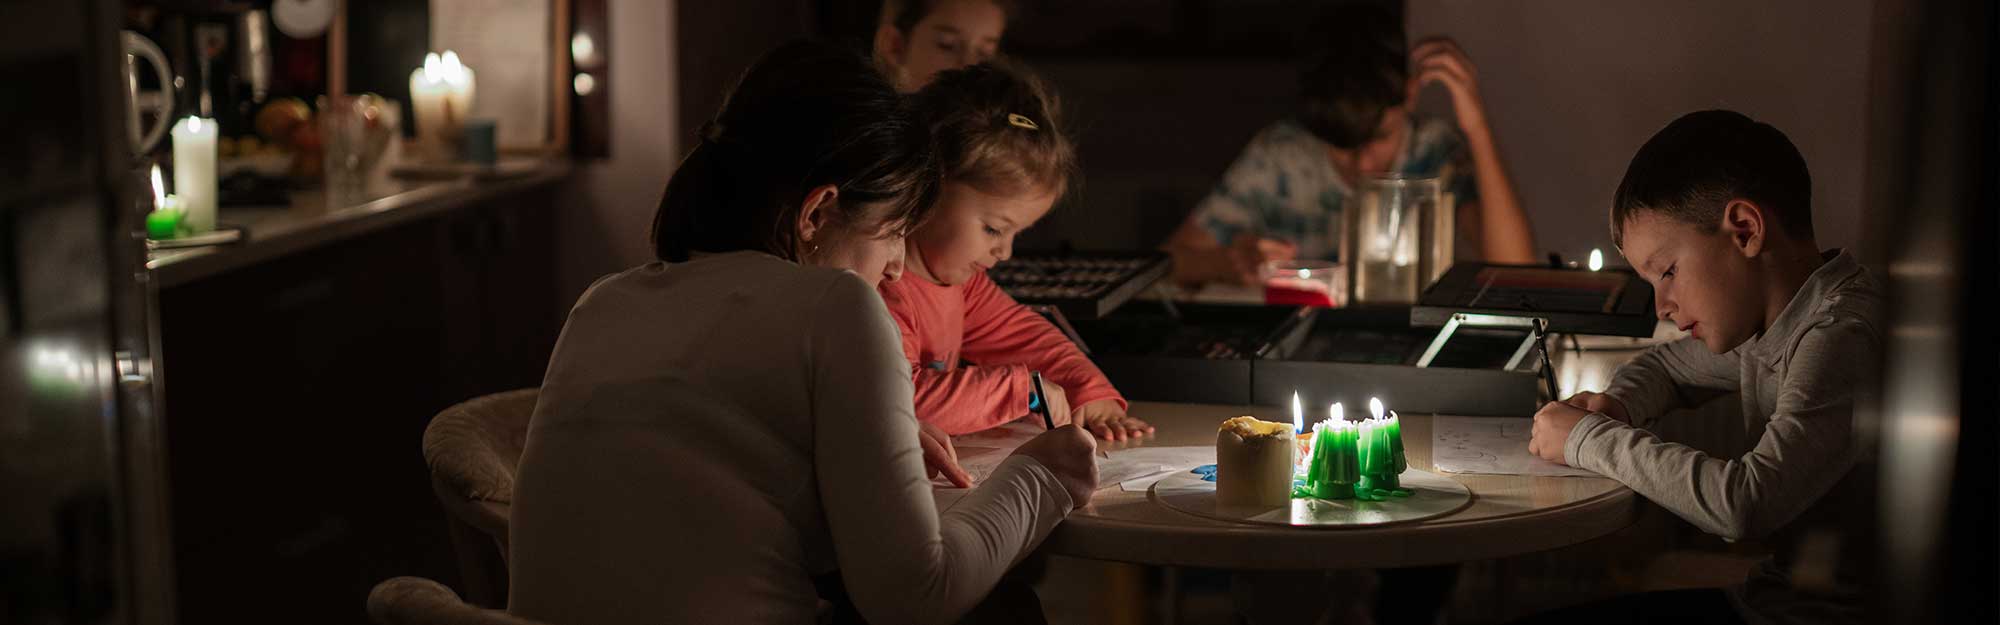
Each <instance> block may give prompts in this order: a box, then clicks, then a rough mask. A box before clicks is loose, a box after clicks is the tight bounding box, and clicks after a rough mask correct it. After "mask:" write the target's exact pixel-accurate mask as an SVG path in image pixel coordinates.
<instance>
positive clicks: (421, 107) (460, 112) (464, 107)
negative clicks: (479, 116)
mask: <svg viewBox="0 0 2000 625" xmlns="http://www.w3.org/2000/svg"><path fill="white" fill-rule="evenodd" d="M473 87H474V81H473V74H472V68H470V67H466V66H465V64H464V63H461V62H459V60H458V53H457V52H453V51H450V50H446V51H444V54H443V55H439V54H438V53H436V52H432V53H430V54H426V55H424V66H423V67H419V68H417V69H416V71H413V72H410V108H411V109H412V110H414V111H415V112H416V115H417V120H416V121H417V141H418V142H419V143H422V144H424V146H425V147H426V148H427V149H429V150H430V151H431V153H432V155H433V156H434V157H437V158H447V159H448V158H449V156H450V155H451V154H453V153H454V150H452V149H451V148H452V146H454V145H456V143H457V140H458V135H459V132H460V130H461V129H462V128H464V126H465V118H466V117H467V116H468V115H470V114H471V112H472V95H473Z"/></svg>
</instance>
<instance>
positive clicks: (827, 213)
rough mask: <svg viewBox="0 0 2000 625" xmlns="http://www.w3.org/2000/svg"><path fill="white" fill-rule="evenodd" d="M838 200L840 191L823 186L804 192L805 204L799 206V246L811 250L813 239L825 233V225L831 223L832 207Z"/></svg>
mask: <svg viewBox="0 0 2000 625" xmlns="http://www.w3.org/2000/svg"><path fill="white" fill-rule="evenodd" d="M839 199H840V189H839V188H838V187H835V186H833V185H830V184H823V185H820V186H817V187H813V188H812V190H810V191H806V199H805V203H803V204H800V205H799V223H798V228H799V246H800V247H802V248H804V249H813V245H812V240H813V237H817V236H819V235H820V234H823V233H825V232H826V227H827V224H830V223H832V222H833V207H834V205H835V203H836V200H839Z"/></svg>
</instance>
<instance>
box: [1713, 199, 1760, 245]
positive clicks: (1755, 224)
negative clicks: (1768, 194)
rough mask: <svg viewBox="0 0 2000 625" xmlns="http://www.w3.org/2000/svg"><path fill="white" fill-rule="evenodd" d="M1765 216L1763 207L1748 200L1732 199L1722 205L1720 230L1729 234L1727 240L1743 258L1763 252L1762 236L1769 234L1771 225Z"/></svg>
mask: <svg viewBox="0 0 2000 625" xmlns="http://www.w3.org/2000/svg"><path fill="white" fill-rule="evenodd" d="M1765 217H1766V215H1765V214H1764V208H1763V207H1761V206H1758V205H1757V204H1756V203H1755V202H1751V201H1749V200H1744V199H1734V200H1730V201H1729V203H1728V204H1725V205H1723V207H1722V231H1723V232H1726V233H1728V234H1729V242H1730V243H1733V244H1735V245H1736V251H1737V252H1740V253H1742V254H1743V257H1744V258H1756V257H1757V255H1758V254H1761V253H1763V252H1764V242H1765V241H1764V237H1765V236H1766V235H1768V234H1770V225H1771V224H1770V222H1769V221H1768V220H1767V219H1765Z"/></svg>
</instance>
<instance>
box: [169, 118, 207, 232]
mask: <svg viewBox="0 0 2000 625" xmlns="http://www.w3.org/2000/svg"><path fill="white" fill-rule="evenodd" d="M217 130H219V128H218V127H217V126H216V125H215V120H213V119H202V118H200V117H189V118H185V119H182V120H181V121H180V122H179V123H176V124H174V129H173V132H172V133H171V134H172V136H173V140H174V194H175V195H177V196H179V197H180V210H181V211H182V213H183V215H185V217H186V224H187V228H188V231H190V232H193V233H195V234H200V233H203V232H209V231H212V230H215V185H216V173H215V139H216V131H217Z"/></svg>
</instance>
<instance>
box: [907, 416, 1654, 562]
mask: <svg viewBox="0 0 2000 625" xmlns="http://www.w3.org/2000/svg"><path fill="white" fill-rule="evenodd" d="M1130 413H1131V414H1132V416H1135V417H1139V418H1142V419H1146V420H1147V421H1149V422H1151V423H1152V424H1153V425H1154V426H1155V427H1156V428H1158V432H1157V434H1155V435H1154V436H1153V437H1152V438H1148V439H1144V440H1139V441H1124V442H1119V443H1102V446H1103V447H1104V448H1105V449H1112V450H1116V449H1123V448H1128V447H1136V446H1148V445H1177V446H1185V445H1214V444H1215V431H1216V426H1217V425H1219V424H1220V423H1222V421H1223V420H1224V419H1227V418H1229V417H1233V416H1236V415H1242V414H1249V415H1254V416H1256V417H1258V418H1260V419H1266V420H1271V421H1287V422H1288V421H1291V416H1290V414H1289V411H1288V410H1286V409H1281V408H1278V407H1275V406H1215V405H1200V404H1169V403H1153V402H1134V403H1133V404H1132V406H1131V410H1130ZM1402 421H1403V444H1404V450H1405V453H1406V455H1407V456H1408V459H1409V464H1410V468H1412V469H1422V470H1425V471H1433V472H1435V469H1433V468H1432V467H1431V418H1430V417H1429V416H1426V415H1410V414H1406V415H1402ZM1440 475H1444V476H1447V477H1450V478H1452V479H1455V480H1458V481H1459V483H1461V484H1464V485H1465V486H1466V487H1467V488H1470V489H1471V490H1472V497H1473V500H1472V504H1471V505H1469V506H1467V507H1465V508H1463V509H1461V510H1459V511H1457V512H1454V513H1451V514H1448V515H1445V516H1442V517H1437V518H1433V519H1428V520H1424V521H1419V522H1414V523H1408V524H1402V525H1391V526H1385V527H1378V528H1369V529H1310V528H1290V527H1281V526H1270V525H1250V524H1244V523H1231V522H1227V521H1220V520H1214V519H1208V518H1203V517H1197V516H1194V515H1190V514H1186V513H1182V512H1178V511H1175V510H1172V509H1169V508H1167V507H1166V506H1163V505H1160V504H1159V503H1157V502H1154V501H1152V500H1151V499H1149V495H1148V494H1147V493H1146V492H1126V491H1124V490H1123V489H1121V488H1119V486H1118V485H1117V484H1107V485H1105V487H1104V488H1102V489H1099V490H1098V491H1097V494H1096V495H1095V496H1094V497H1093V498H1092V500H1091V503H1090V505H1089V506H1085V507H1084V508H1082V509H1080V510H1077V511H1076V512H1074V513H1072V514H1070V516H1069V519H1068V520H1067V521H1064V522H1063V524H1062V525H1060V526H1057V527H1056V530H1055V532H1054V533H1053V534H1051V535H1050V536H1049V538H1048V541H1047V542H1046V543H1044V544H1043V549H1046V550H1047V551H1048V553H1052V554H1057V555H1064V556H1073V557H1079V558H1091V559H1097V560H1113V561H1120V562H1132V563H1137V564H1150V565H1160V566H1192V567H1204V568H1217V569H1232V570H1324V569H1347V568H1399V567H1411V566H1428V565H1437V564H1450V563H1458V562H1466V561H1472V560H1484V559H1490V558H1500V557H1506V556H1512V555H1519V554H1523V553H1531V552H1537V551H1545V550H1549V549H1555V548H1557V547H1564V546H1568V545H1573V544H1576V543H1581V542H1584V541H1587V540H1590V539H1593V538H1597V537H1600V536H1604V535H1606V534H1609V533H1611V532H1613V531H1616V530H1618V529H1621V528H1624V527H1626V526H1628V525H1631V524H1632V522H1633V521H1634V519H1635V518H1636V517H1637V514H1638V499H1637V497H1636V496H1635V495H1634V493H1633V492H1632V491H1631V489H1628V488H1625V487H1624V486H1623V485H1621V484H1619V483H1618V482H1616V481H1613V480H1610V479H1607V478H1601V477H1587V478H1585V477H1526V476H1511V475H1461V474H1452V473H1441V474H1440ZM944 492H947V491H940V495H941V501H940V504H941V505H943V504H945V503H946V502H945V501H943V500H942V497H943V495H942V493H944ZM959 492H960V493H962V492H964V491H959ZM952 499H956V497H952Z"/></svg>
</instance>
